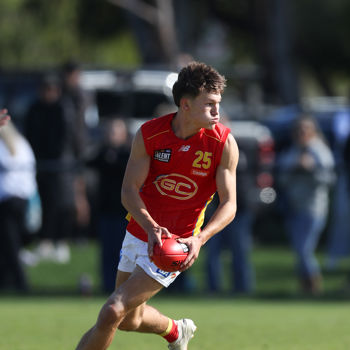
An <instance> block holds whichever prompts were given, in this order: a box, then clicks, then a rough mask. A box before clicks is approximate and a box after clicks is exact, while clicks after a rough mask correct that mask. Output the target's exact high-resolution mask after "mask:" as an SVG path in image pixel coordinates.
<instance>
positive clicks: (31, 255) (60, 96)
mask: <svg viewBox="0 0 350 350" xmlns="http://www.w3.org/2000/svg"><path fill="white" fill-rule="evenodd" d="M79 74H80V67H79V65H78V64H76V63H74V62H69V63H67V64H65V65H63V66H62V69H61V70H60V71H59V74H51V75H47V76H45V77H44V79H43V80H42V82H41V85H40V89H39V91H38V98H37V100H35V101H33V103H32V105H31V106H30V108H29V109H28V111H27V113H26V116H25V123H24V127H23V130H22V132H19V131H18V130H17V128H16V126H15V124H14V123H13V122H12V121H11V120H10V117H9V116H8V112H7V110H6V109H2V110H1V111H0V128H1V129H0V234H1V238H2V242H3V243H2V245H1V246H0V252H1V254H0V289H1V288H8V287H10V288H15V289H17V290H19V291H27V290H28V289H29V288H30V286H29V284H28V281H27V278H26V273H25V268H24V266H23V265H24V264H29V265H34V264H37V263H39V262H40V261H41V260H51V261H54V262H56V263H67V262H68V261H69V259H70V242H72V240H74V238H75V237H76V235H77V233H76V232H77V231H79V230H84V228H86V227H89V226H91V225H94V231H95V233H96V237H97V239H98V242H99V247H100V262H101V283H102V285H101V288H102V290H103V291H105V292H108V293H110V292H113V290H114V289H115V278H116V272H117V268H118V260H119V258H118V256H119V252H120V250H121V247H122V242H123V232H124V231H125V228H126V225H127V223H128V221H127V220H126V219H125V216H126V214H127V211H126V209H125V207H124V206H123V205H122V201H121V188H122V183H123V178H124V173H125V170H126V167H127V162H128V159H129V155H130V152H131V135H130V133H129V130H128V125H127V124H126V122H125V120H124V119H123V118H122V116H115V117H114V118H109V119H108V120H107V121H103V122H102V125H103V128H102V130H103V132H102V137H101V142H100V145H99V147H98V148H97V149H96V150H95V151H94V152H93V153H92V154H88V155H87V154H85V153H84V150H85V149H86V144H87V142H88V134H87V129H86V125H85V121H84V114H85V110H86V108H87V106H88V104H89V103H90V102H91V98H92V97H91V96H90V95H88V94H87V93H86V92H85V91H83V90H82V89H81V87H80V85H79ZM291 133H292V135H293V137H292V140H293V141H292V143H291V144H290V147H289V148H288V149H286V150H284V152H283V153H281V154H280V155H278V157H277V160H276V164H275V166H276V169H275V170H276V171H275V174H276V183H277V185H278V188H279V190H280V192H281V193H280V194H279V195H280V197H279V198H280V202H281V203H282V210H283V213H284V218H285V221H284V224H285V226H284V230H285V232H286V233H287V237H288V240H289V242H290V247H291V249H292V251H293V252H294V254H295V261H296V267H295V270H296V276H297V279H298V281H299V282H300V289H301V290H302V291H303V292H305V293H308V294H312V295H316V294H319V293H321V291H322V268H321V267H320V263H319V262H318V261H317V258H316V254H315V252H316V249H317V247H318V244H319V241H320V237H321V235H322V233H323V232H324V230H325V225H326V223H327V220H328V218H329V215H330V191H331V189H332V187H333V186H334V184H335V183H336V181H337V176H336V165H335V160H334V155H333V153H332V151H331V148H330V147H329V145H328V144H327V140H326V139H325V138H324V136H323V135H322V132H321V130H320V128H319V127H318V124H317V121H316V120H315V119H314V118H313V117H312V116H310V115H300V116H299V117H298V118H296V122H295V124H294V125H291ZM349 140H350V138H349ZM349 144H350V141H349V142H348V143H347V145H349ZM238 148H239V153H240V157H239V161H238V164H237V169H236V182H237V186H236V191H237V193H236V196H237V203H238V207H237V213H236V216H235V219H234V220H233V221H232V222H231V223H229V224H228V225H226V227H225V228H224V229H223V230H222V232H221V233H220V234H217V235H215V236H214V237H213V238H212V239H210V240H209V241H208V244H207V245H206V247H205V249H206V251H207V254H206V256H207V257H208V258H207V260H206V263H205V265H204V266H205V269H206V282H207V289H208V291H210V292H213V293H216V292H220V291H222V290H223V280H224V279H229V281H230V283H231V284H230V290H231V291H232V292H233V293H236V294H251V293H254V291H255V288H256V283H257V281H256V278H255V271H254V265H253V263H252V259H251V255H252V253H253V240H254V238H253V236H254V235H253V224H254V219H255V217H254V210H253V209H252V208H251V207H250V205H249V200H248V199H247V196H246V193H247V189H248V188H249V186H251V184H252V181H254V179H251V178H250V176H251V174H250V173H249V171H247V169H246V167H245V157H246V155H245V154H244V149H240V147H239V144H238ZM348 149H350V146H347V148H346V152H344V155H343V156H344V162H345V164H348V158H349V150H348ZM86 170H89V171H93V173H94V174H95V176H96V178H97V181H96V186H95V187H96V188H94V190H93V191H94V193H95V195H94V197H93V201H91V198H89V189H88V184H87V182H86V177H85V172H86ZM34 197H35V198H39V200H40V207H41V213H42V214H41V223H40V229H39V231H38V234H37V235H36V237H37V238H38V239H37V240H36V242H35V245H34V248H31V250H28V249H24V248H26V246H27V245H26V242H25V239H26V238H25V237H26V235H25V234H24V232H25V230H27V229H28V228H27V227H26V226H28V223H27V222H26V221H28V208H29V204H30V202H31V200H32V199H33V198H34ZM218 207H220V201H219V197H218V196H215V197H214V199H213V201H212V203H211V206H210V207H209V209H208V211H207V218H206V221H209V220H210V217H211V215H212V214H213V213H215V211H216V210H217V208H218ZM129 211H130V210H129ZM92 216H93V217H92ZM214 216H215V214H214ZM31 247H33V245H32V246H31ZM224 249H226V250H229V252H230V253H231V262H232V266H231V267H230V269H229V271H230V276H225V275H224V268H223V266H222V265H223V263H222V255H223V254H222V252H223V250H224ZM184 276H185V277H186V276H189V277H186V278H190V274H188V273H187V272H186V273H185V274H184ZM181 280H182V278H179V281H181ZM175 285H176V283H175Z"/></svg>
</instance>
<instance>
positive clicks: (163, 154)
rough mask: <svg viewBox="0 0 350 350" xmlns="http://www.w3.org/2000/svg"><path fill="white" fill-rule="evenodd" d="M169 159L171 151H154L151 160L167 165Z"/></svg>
mask: <svg viewBox="0 0 350 350" xmlns="http://www.w3.org/2000/svg"><path fill="white" fill-rule="evenodd" d="M170 157H171V149H169V148H167V149H158V150H156V151H154V155H153V158H154V159H155V160H159V161H160V162H164V163H169V161H170Z"/></svg>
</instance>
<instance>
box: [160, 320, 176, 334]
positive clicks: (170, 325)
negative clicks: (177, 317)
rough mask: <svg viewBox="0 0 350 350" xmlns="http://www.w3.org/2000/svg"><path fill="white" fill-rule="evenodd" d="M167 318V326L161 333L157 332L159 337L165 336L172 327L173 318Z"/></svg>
mask: <svg viewBox="0 0 350 350" xmlns="http://www.w3.org/2000/svg"><path fill="white" fill-rule="evenodd" d="M168 319H169V323H168V328H167V329H166V330H165V331H164V332H163V333H160V334H159V335H160V336H161V337H165V336H166V335H168V334H169V333H170V331H171V329H172V328H173V320H172V319H170V318H168Z"/></svg>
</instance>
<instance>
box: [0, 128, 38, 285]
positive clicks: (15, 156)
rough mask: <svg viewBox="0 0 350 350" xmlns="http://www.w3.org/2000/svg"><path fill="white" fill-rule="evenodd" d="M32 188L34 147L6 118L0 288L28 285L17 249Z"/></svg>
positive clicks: (0, 164) (0, 154) (0, 176)
mask: <svg viewBox="0 0 350 350" xmlns="http://www.w3.org/2000/svg"><path fill="white" fill-rule="evenodd" d="M35 191H36V180H35V158H34V154H33V151H32V149H31V147H30V145H29V143H28V142H27V140H26V139H25V138H24V137H23V136H22V135H21V134H20V133H19V132H18V131H17V129H16V128H15V126H14V125H13V124H12V123H11V122H10V121H7V125H6V126H4V127H2V128H1V129H0V240H1V241H0V288H1V287H3V288H8V287H13V288H15V289H16V290H19V291H26V290H27V289H28V282H27V278H26V276H25V272H24V270H23V268H22V265H21V261H20V258H19V251H20V248H21V246H22V238H23V233H24V230H25V214H26V209H27V204H28V200H29V198H30V197H31V196H32V195H34V194H35Z"/></svg>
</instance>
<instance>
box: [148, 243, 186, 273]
mask: <svg viewBox="0 0 350 350" xmlns="http://www.w3.org/2000/svg"><path fill="white" fill-rule="evenodd" d="M162 243H163V246H162V247H160V246H159V245H158V244H155V245H154V248H153V258H152V259H153V262H154V263H155V264H156V265H157V266H158V267H159V268H160V269H161V270H163V271H167V272H174V271H178V270H179V267H180V265H181V263H182V262H183V261H184V260H185V259H186V258H187V255H188V247H187V245H186V244H184V243H179V242H178V241H177V240H176V239H174V238H163V239H162Z"/></svg>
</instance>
